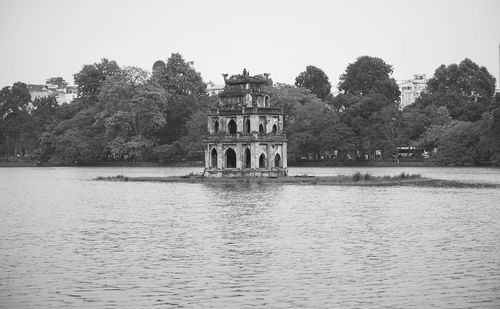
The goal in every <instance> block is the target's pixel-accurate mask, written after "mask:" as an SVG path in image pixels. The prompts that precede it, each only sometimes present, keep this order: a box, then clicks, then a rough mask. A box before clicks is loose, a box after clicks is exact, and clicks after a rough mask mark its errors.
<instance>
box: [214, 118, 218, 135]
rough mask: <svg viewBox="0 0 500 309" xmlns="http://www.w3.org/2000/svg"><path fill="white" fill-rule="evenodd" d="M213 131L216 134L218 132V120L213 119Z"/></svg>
mask: <svg viewBox="0 0 500 309" xmlns="http://www.w3.org/2000/svg"><path fill="white" fill-rule="evenodd" d="M214 133H215V134H217V133H219V122H218V121H215V123H214Z"/></svg>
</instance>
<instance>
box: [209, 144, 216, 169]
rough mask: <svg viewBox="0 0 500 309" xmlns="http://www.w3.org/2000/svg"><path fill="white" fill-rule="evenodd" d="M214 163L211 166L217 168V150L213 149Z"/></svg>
mask: <svg viewBox="0 0 500 309" xmlns="http://www.w3.org/2000/svg"><path fill="white" fill-rule="evenodd" d="M211 161H212V164H211V166H210V167H211V168H217V150H215V148H214V149H212V160H211Z"/></svg>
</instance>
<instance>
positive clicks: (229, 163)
mask: <svg viewBox="0 0 500 309" xmlns="http://www.w3.org/2000/svg"><path fill="white" fill-rule="evenodd" d="M226 168H236V152H234V150H233V149H232V148H229V149H228V150H226Z"/></svg>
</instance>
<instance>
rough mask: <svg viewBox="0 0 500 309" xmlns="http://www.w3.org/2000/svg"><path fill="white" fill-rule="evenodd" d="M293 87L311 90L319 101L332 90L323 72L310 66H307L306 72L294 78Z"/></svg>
mask: <svg viewBox="0 0 500 309" xmlns="http://www.w3.org/2000/svg"><path fill="white" fill-rule="evenodd" d="M295 86H297V87H304V88H307V89H309V90H311V92H312V93H314V94H315V95H316V96H317V97H318V98H320V99H321V100H324V99H325V98H326V97H327V96H328V95H329V94H330V90H331V88H332V85H331V84H330V81H329V80H328V76H327V75H326V74H325V72H323V71H322V70H321V69H319V68H317V67H315V66H312V65H308V66H307V67H306V70H305V71H304V72H302V73H300V74H299V76H297V78H295Z"/></svg>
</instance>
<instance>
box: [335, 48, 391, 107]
mask: <svg viewBox="0 0 500 309" xmlns="http://www.w3.org/2000/svg"><path fill="white" fill-rule="evenodd" d="M391 74H392V66H391V65H389V64H386V63H385V62H384V60H382V59H380V58H376V57H370V56H362V57H359V58H358V59H356V61H355V62H354V63H350V64H349V65H348V66H347V69H346V72H345V73H344V74H342V75H341V76H340V78H339V80H340V82H339V85H338V88H339V90H340V91H343V92H344V93H346V94H352V95H367V94H369V93H371V92H375V93H378V94H383V95H385V96H386V97H387V98H388V99H389V100H390V101H392V102H396V101H399V96H400V95H401V93H400V91H399V87H398V85H397V83H396V81H395V80H394V78H391Z"/></svg>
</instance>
